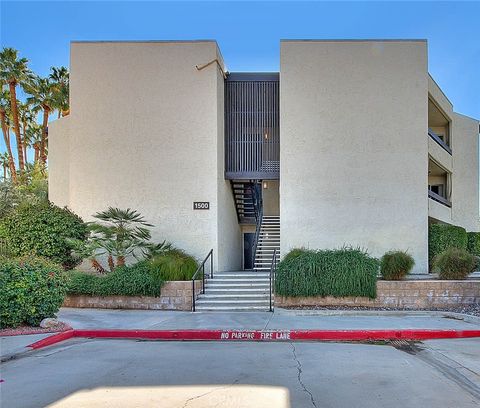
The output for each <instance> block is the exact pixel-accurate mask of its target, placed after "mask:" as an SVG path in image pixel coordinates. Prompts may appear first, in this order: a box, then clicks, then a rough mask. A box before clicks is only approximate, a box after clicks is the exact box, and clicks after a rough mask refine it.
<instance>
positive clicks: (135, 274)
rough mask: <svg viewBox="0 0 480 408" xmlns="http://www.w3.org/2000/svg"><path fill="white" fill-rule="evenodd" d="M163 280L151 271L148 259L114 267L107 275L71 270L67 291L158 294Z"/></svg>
mask: <svg viewBox="0 0 480 408" xmlns="http://www.w3.org/2000/svg"><path fill="white" fill-rule="evenodd" d="M162 285H163V281H162V280H161V279H160V278H159V277H158V276H156V275H155V274H154V273H152V268H151V266H150V264H149V263H148V261H141V262H138V263H136V264H135V265H132V266H122V267H119V268H116V269H115V270H114V271H113V272H110V273H108V274H107V275H94V274H91V273H85V272H79V271H72V272H70V273H69V279H68V293H69V294H74V295H91V296H115V295H118V296H160V292H161V288H162Z"/></svg>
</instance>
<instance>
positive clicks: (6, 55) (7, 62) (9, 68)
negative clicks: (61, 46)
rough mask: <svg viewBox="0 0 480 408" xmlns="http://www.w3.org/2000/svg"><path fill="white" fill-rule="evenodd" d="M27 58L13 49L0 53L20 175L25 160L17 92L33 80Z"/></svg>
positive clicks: (5, 49)
mask: <svg viewBox="0 0 480 408" xmlns="http://www.w3.org/2000/svg"><path fill="white" fill-rule="evenodd" d="M27 63H28V60H27V59H26V58H19V57H18V51H17V50H15V49H13V48H3V49H2V51H1V52H0V79H1V80H2V82H3V83H7V84H8V87H9V90H10V106H11V110H12V118H13V131H14V133H15V137H16V140H17V154H18V167H19V171H20V175H21V174H22V173H23V171H24V169H25V161H24V160H23V143H22V137H21V134H20V121H19V117H18V105H17V91H16V87H17V85H19V84H20V86H22V87H24V86H25V84H26V83H27V82H28V81H29V80H30V79H31V76H32V73H31V71H30V70H29V69H28V66H27Z"/></svg>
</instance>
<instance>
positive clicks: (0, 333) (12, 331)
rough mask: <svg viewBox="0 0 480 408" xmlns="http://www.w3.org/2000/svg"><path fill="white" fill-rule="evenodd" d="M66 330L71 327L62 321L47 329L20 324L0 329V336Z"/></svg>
mask: <svg viewBox="0 0 480 408" xmlns="http://www.w3.org/2000/svg"><path fill="white" fill-rule="evenodd" d="M67 330H72V328H71V327H70V326H69V325H68V324H66V323H62V322H60V324H59V325H57V326H55V327H49V328H47V329H43V328H41V327H32V326H20V327H16V328H14V329H1V330H0V337H6V336H24V335H27V334H44V333H59V332H64V331H67Z"/></svg>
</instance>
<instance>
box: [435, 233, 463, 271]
mask: <svg viewBox="0 0 480 408" xmlns="http://www.w3.org/2000/svg"><path fill="white" fill-rule="evenodd" d="M467 241H468V238H467V231H465V228H462V227H457V226H455V225H449V224H431V225H430V226H429V227H428V259H429V262H430V267H431V266H432V264H433V261H434V259H435V257H436V256H437V255H439V254H440V253H442V252H443V251H445V250H446V249H448V248H459V249H467Z"/></svg>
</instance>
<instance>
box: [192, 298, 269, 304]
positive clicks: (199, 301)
mask: <svg viewBox="0 0 480 408" xmlns="http://www.w3.org/2000/svg"><path fill="white" fill-rule="evenodd" d="M269 302H270V299H269V298H265V299H258V300H249V299H238V300H235V301H233V300H232V299H221V300H218V299H202V298H198V299H197V300H196V301H195V303H196V304H197V305H205V306H206V305H210V306H262V305H268V304H269Z"/></svg>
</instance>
